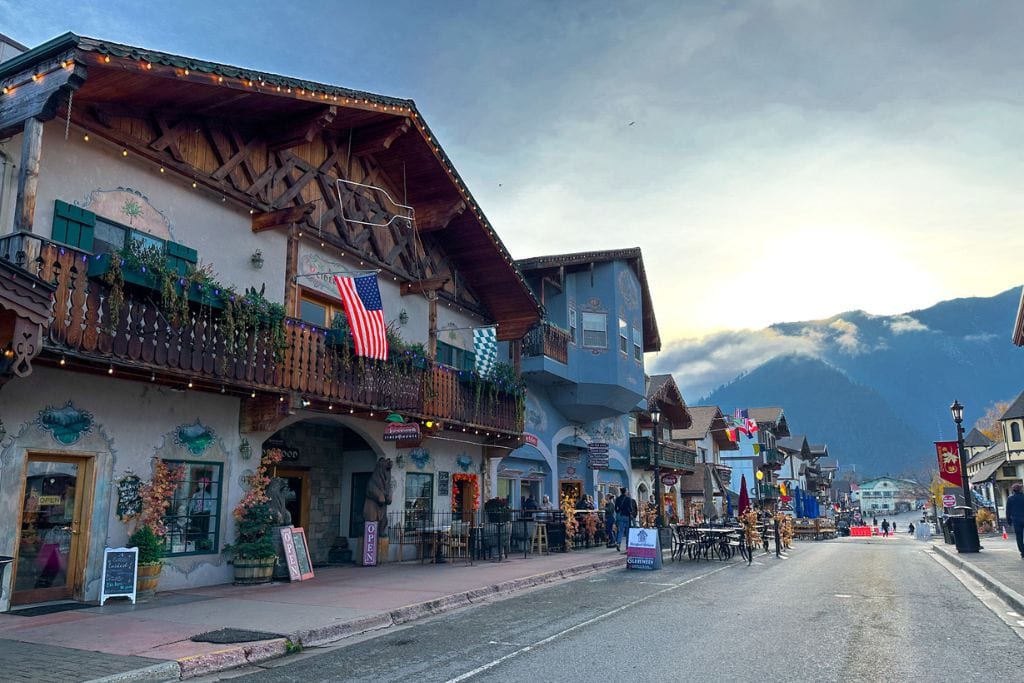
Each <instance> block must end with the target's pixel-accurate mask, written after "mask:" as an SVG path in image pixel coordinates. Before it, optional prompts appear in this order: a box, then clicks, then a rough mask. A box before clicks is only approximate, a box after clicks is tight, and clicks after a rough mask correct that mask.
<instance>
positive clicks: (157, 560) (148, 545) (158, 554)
mask: <svg viewBox="0 0 1024 683" xmlns="http://www.w3.org/2000/svg"><path fill="white" fill-rule="evenodd" d="M128 547H129V548H138V549H139V575H138V576H139V579H138V582H137V583H136V585H135V594H136V597H137V598H149V597H152V596H153V594H154V593H156V586H157V583H158V582H159V581H160V570H161V568H162V567H163V566H164V549H163V542H162V541H161V540H160V538H159V537H158V536H157V535H156V534H155V533H154V532H153V529H152V528H151V527H149V526H145V525H143V526H140V527H139V528H138V529H136V530H135V531H134V532H133V533H132V535H131V536H129V537H128Z"/></svg>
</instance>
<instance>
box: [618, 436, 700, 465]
mask: <svg viewBox="0 0 1024 683" xmlns="http://www.w3.org/2000/svg"><path fill="white" fill-rule="evenodd" d="M629 459H630V461H631V463H632V465H633V467H642V468H647V467H654V439H652V438H651V437H649V436H631V437H629ZM658 461H659V464H660V465H662V466H664V467H688V468H693V467H694V466H695V464H696V461H697V454H696V453H694V452H693V451H688V450H686V449H685V448H683V447H682V446H679V445H677V444H674V443H672V442H671V441H662V442H661V443H659V444H658Z"/></svg>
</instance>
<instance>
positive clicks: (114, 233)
mask: <svg viewBox="0 0 1024 683" xmlns="http://www.w3.org/2000/svg"><path fill="white" fill-rule="evenodd" d="M127 236H128V230H127V229H125V228H122V227H121V226H120V225H117V224H115V223H110V222H108V221H105V220H103V219H102V218H98V219H96V228H95V231H94V232H93V240H92V251H93V253H94V254H113V253H114V252H115V251H117V250H118V249H121V248H122V247H124V241H125V238H126V237H127Z"/></svg>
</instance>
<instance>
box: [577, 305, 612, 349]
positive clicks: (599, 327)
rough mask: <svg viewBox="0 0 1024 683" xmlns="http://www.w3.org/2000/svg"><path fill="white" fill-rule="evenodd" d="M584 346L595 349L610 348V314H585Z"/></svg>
mask: <svg viewBox="0 0 1024 683" xmlns="http://www.w3.org/2000/svg"><path fill="white" fill-rule="evenodd" d="M583 346H585V347H589V348H594V349H607V348H608V314H607V313H584V314H583Z"/></svg>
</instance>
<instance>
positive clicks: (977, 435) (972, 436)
mask: <svg viewBox="0 0 1024 683" xmlns="http://www.w3.org/2000/svg"><path fill="white" fill-rule="evenodd" d="M964 445H965V446H970V447H973V446H985V447H986V448H987V447H988V446H991V445H992V439H990V438H988V437H987V436H985V435H984V434H982V433H981V431H980V430H979V429H978V428H977V427H975V428H974V429H972V430H971V431H969V432H968V433H967V436H966V437H964Z"/></svg>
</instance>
